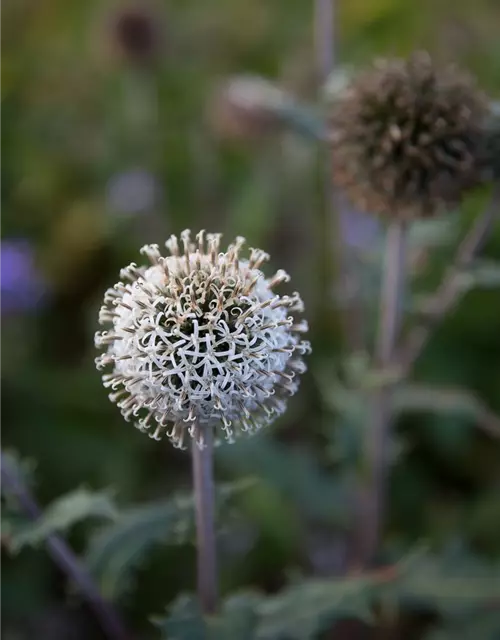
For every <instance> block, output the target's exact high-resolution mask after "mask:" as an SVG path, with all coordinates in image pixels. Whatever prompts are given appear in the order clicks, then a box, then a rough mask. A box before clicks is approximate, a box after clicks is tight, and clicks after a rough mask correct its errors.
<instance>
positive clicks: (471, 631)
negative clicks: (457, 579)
mask: <svg viewBox="0 0 500 640" xmlns="http://www.w3.org/2000/svg"><path fill="white" fill-rule="evenodd" d="M499 638H500V611H498V610H497V611H485V612H482V613H481V614H478V615H477V616H474V617H473V618H472V620H471V619H469V618H465V619H464V618H463V617H459V618H458V619H457V620H453V621H452V622H449V623H448V624H446V623H445V624H444V625H443V627H442V628H438V629H433V630H432V631H431V632H430V633H428V634H427V635H426V636H425V638H424V640H498V639H499Z"/></svg>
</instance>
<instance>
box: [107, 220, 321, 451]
mask: <svg viewBox="0 0 500 640" xmlns="http://www.w3.org/2000/svg"><path fill="white" fill-rule="evenodd" d="M220 237H221V236H220V234H207V235H206V238H205V233H204V232H203V231H201V232H200V233H198V234H197V236H196V242H194V243H193V242H191V236H190V232H189V231H184V232H183V233H182V234H181V243H180V244H179V241H178V239H177V238H176V236H171V238H170V239H169V240H168V241H167V242H166V246H167V248H168V250H169V252H170V255H169V256H167V257H164V256H162V255H161V253H160V250H159V247H158V245H147V246H145V247H143V248H142V250H141V252H142V253H143V254H144V255H145V256H146V257H147V258H148V259H149V262H150V265H149V266H142V267H138V266H137V265H136V264H135V263H132V264H131V265H130V266H128V267H127V268H125V269H123V270H122V271H121V274H120V275H121V279H122V282H119V283H118V284H116V285H115V286H114V287H113V288H111V289H108V291H107V292H106V294H105V297H104V306H103V307H102V308H101V310H100V314H99V322H100V323H101V324H106V325H109V326H110V328H109V330H107V331H103V332H98V333H97V334H96V338H95V342H96V346H97V347H98V348H102V349H104V350H105V351H104V353H103V354H102V355H101V356H100V357H98V358H97V359H96V364H97V367H98V369H109V372H108V373H105V374H104V375H103V382H104V386H105V387H106V388H109V389H110V390H111V393H110V395H109V398H110V400H112V401H113V402H116V403H117V405H118V407H119V408H120V410H121V413H122V415H123V417H124V418H125V420H127V421H129V420H132V419H133V420H134V421H135V424H136V426H137V427H138V428H139V429H140V430H141V431H146V432H149V434H150V436H151V437H153V438H155V439H156V440H160V439H161V438H162V437H163V436H164V435H167V436H168V438H170V440H171V441H172V442H173V443H174V445H175V446H177V447H179V448H182V447H184V445H185V441H186V436H191V437H192V438H194V439H195V441H196V443H197V444H198V445H199V446H200V447H203V446H204V439H205V433H206V430H207V429H214V430H215V435H216V440H217V441H220V440H221V437H223V438H225V439H226V440H228V441H233V440H234V438H235V437H237V436H239V435H241V434H243V433H248V434H250V433H253V432H255V431H256V430H258V429H260V428H261V427H263V426H264V425H267V424H269V423H271V422H272V421H273V420H274V419H275V418H276V417H277V416H279V415H281V414H282V413H283V412H284V410H285V407H286V399H287V396H289V395H292V394H294V393H295V392H296V390H297V388H298V377H299V374H301V373H303V372H304V370H305V365H304V362H303V359H302V356H303V355H304V354H306V353H308V352H309V351H310V345H309V343H308V342H307V341H304V340H303V339H302V334H304V333H305V332H306V331H307V323H306V322H305V321H296V320H295V319H294V318H293V316H292V315H290V314H292V313H294V312H302V311H303V304H302V300H301V299H300V297H299V295H298V294H297V293H294V294H293V295H291V296H287V295H285V296H279V295H277V294H275V293H274V289H275V287H277V286H278V285H279V284H280V283H282V282H286V281H288V279H289V277H288V275H287V274H286V273H285V272H284V271H278V272H277V273H276V274H275V275H274V276H273V277H272V278H270V279H266V278H265V276H264V274H263V273H262V271H261V270H260V267H261V265H262V264H263V262H264V261H265V260H267V259H268V257H269V256H267V254H265V253H264V252H263V251H260V250H258V249H251V250H250V256H249V257H248V258H247V259H243V258H241V257H240V252H241V249H242V246H243V244H244V239H243V238H240V237H238V238H236V240H235V242H234V243H233V244H231V245H230V246H229V247H228V249H227V251H226V252H220Z"/></svg>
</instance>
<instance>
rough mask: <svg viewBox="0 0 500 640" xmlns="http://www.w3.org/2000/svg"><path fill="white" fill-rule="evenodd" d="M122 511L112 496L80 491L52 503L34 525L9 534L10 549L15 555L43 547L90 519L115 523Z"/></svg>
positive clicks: (18, 526) (22, 525)
mask: <svg viewBox="0 0 500 640" xmlns="http://www.w3.org/2000/svg"><path fill="white" fill-rule="evenodd" d="M117 516H118V510H117V508H116V506H115V505H114V503H113V501H112V498H111V496H110V494H109V492H106V491H100V492H92V491H88V490H87V489H84V488H82V489H76V490H75V491H71V492H70V493H67V494H65V495H63V496H61V497H59V498H57V500H55V501H54V502H52V503H51V504H50V505H49V506H48V507H47V508H46V509H45V511H44V512H43V514H42V515H41V517H40V518H38V519H37V520H35V521H34V522H27V521H24V523H22V522H18V523H17V524H15V526H13V527H12V528H11V530H10V532H9V543H8V544H9V547H10V549H11V550H12V551H13V552H18V551H20V550H21V549H22V548H23V547H25V546H27V545H33V546H36V545H38V544H41V543H42V542H43V541H44V540H45V539H46V538H47V537H48V536H50V535H51V534H53V533H56V532H63V531H67V530H68V529H69V528H70V527H72V526H73V525H74V524H76V523H77V522H80V521H82V520H86V519H87V518H101V519H102V518H104V519H114V518H116V517H117Z"/></svg>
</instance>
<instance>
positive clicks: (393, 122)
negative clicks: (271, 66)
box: [330, 53, 487, 220]
mask: <svg viewBox="0 0 500 640" xmlns="http://www.w3.org/2000/svg"><path fill="white" fill-rule="evenodd" d="M486 105H487V103H486V99H485V97H484V96H483V94H482V93H480V92H479V91H478V90H477V89H476V88H475V85H474V82H473V80H472V79H471V78H470V77H469V76H467V75H465V74H463V73H461V72H459V71H458V70H457V69H455V68H454V67H451V66H450V67H444V68H438V67H436V66H435V65H434V64H433V62H432V60H431V59H430V57H429V56H428V55H427V54H425V53H418V54H414V55H413V56H411V58H410V59H409V60H383V61H379V62H377V63H375V65H374V66H373V68H372V69H370V70H368V71H367V72H365V73H363V74H361V75H360V76H358V77H357V78H356V79H354V80H353V82H352V83H351V84H350V85H349V86H348V88H347V89H346V90H345V91H344V93H343V94H342V95H341V97H340V98H339V99H338V100H337V101H336V102H335V103H334V105H333V107H332V114H331V122H330V124H331V136H330V137H331V144H332V151H333V177H334V182H335V183H336V184H337V185H339V186H340V187H342V188H344V189H345V190H346V192H347V194H348V195H349V197H350V198H351V200H352V201H353V202H354V203H355V204H356V205H357V206H359V207H360V208H362V209H364V210H366V211H370V212H372V213H377V214H379V215H381V216H383V217H386V218H387V219H394V218H395V217H397V218H399V219H403V220H411V219H414V218H420V217H429V216H432V215H434V214H436V213H439V212H440V211H442V210H443V209H446V208H449V207H450V206H453V205H454V204H456V203H457V202H458V200H459V199H460V195H461V193H462V192H463V190H464V189H466V188H467V187H470V186H471V185H472V184H474V183H475V181H476V180H477V179H478V174H479V167H478V164H479V162H478V156H479V149H480V146H481V127H482V123H483V120H484V118H485V115H486V112H487V106H486Z"/></svg>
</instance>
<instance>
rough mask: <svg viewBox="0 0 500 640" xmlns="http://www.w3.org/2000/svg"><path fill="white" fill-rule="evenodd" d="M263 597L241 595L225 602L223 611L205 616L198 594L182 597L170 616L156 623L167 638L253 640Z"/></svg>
mask: <svg viewBox="0 0 500 640" xmlns="http://www.w3.org/2000/svg"><path fill="white" fill-rule="evenodd" d="M260 600H262V596H259V595H257V594H254V593H252V592H248V593H242V594H237V595H234V596H231V597H230V598H228V599H227V600H226V601H225V602H224V603H223V605H222V608H221V612H220V614H218V615H214V616H204V615H203V612H202V611H201V608H200V605H199V602H198V600H197V599H196V598H195V597H192V596H181V597H180V598H178V600H177V601H176V602H175V603H174V604H173V605H172V607H171V609H170V612H169V615H168V616H167V617H166V618H163V619H161V618H160V619H156V621H155V622H156V624H157V625H158V626H159V627H160V629H161V631H162V637H163V638H165V640H236V639H237V640H253V639H254V638H255V637H256V636H255V625H256V621H257V616H256V613H255V609H256V605H257V603H258V602H260Z"/></svg>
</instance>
